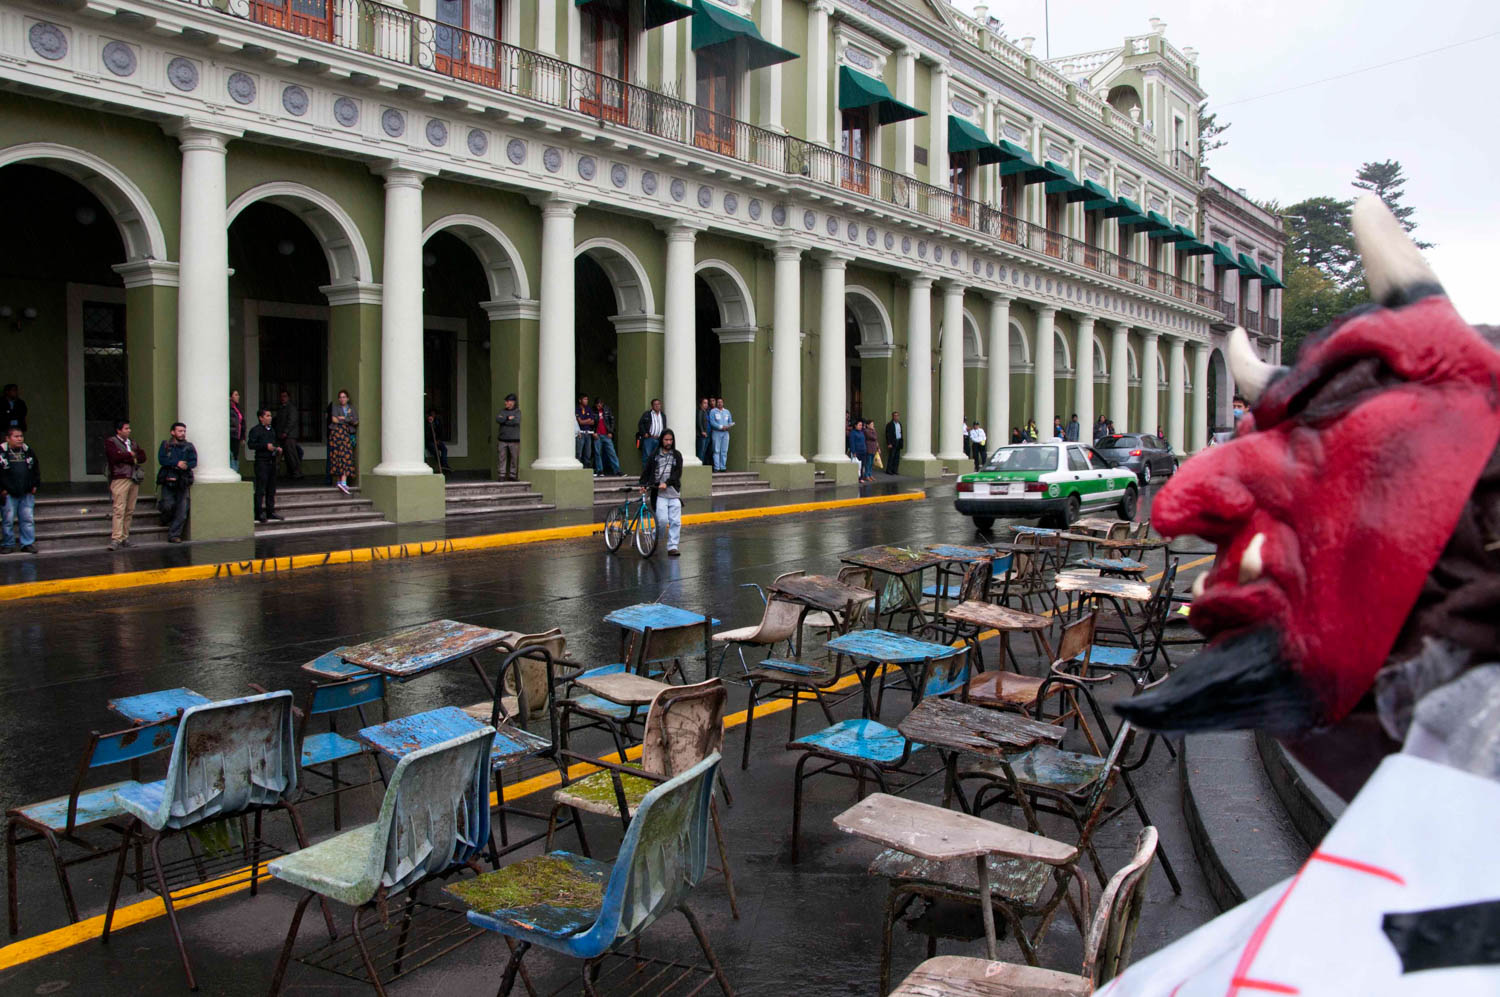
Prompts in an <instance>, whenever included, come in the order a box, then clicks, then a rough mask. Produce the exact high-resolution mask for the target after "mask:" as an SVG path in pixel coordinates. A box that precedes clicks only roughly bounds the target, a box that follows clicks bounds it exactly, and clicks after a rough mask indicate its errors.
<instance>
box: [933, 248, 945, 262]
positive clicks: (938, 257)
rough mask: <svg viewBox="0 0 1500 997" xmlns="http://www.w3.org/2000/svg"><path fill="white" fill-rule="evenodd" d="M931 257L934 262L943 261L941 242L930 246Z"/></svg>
mask: <svg viewBox="0 0 1500 997" xmlns="http://www.w3.org/2000/svg"><path fill="white" fill-rule="evenodd" d="M932 259H933V261H934V262H936V263H941V262H943V247H942V245H941V244H938V245H936V246H933V247H932Z"/></svg>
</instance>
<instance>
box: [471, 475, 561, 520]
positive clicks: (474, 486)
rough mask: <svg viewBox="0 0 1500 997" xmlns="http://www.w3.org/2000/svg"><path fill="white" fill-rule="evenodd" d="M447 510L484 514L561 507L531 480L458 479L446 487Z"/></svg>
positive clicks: (472, 514) (476, 514)
mask: <svg viewBox="0 0 1500 997" xmlns="http://www.w3.org/2000/svg"><path fill="white" fill-rule="evenodd" d="M445 494H446V499H447V501H446V504H445V507H444V511H445V513H446V515H447V517H448V518H449V519H452V518H453V517H454V516H483V515H488V514H489V513H495V512H524V511H527V510H535V511H539V512H540V511H544V510H548V509H555V508H557V507H556V506H555V505H552V504H550V503H549V502H547V500H546V499H545V498H543V497H542V495H541V494H540V493H538V492H536V491H533V490H532V488H531V482H529V481H454V480H452V479H450V480H449V481H448V484H447V486H446V488H445Z"/></svg>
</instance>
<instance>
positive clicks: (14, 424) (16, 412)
mask: <svg viewBox="0 0 1500 997" xmlns="http://www.w3.org/2000/svg"><path fill="white" fill-rule="evenodd" d="M27 428H28V427H27V425H26V403H25V402H23V401H21V389H20V387H19V386H17V385H14V384H7V385H6V386H5V391H4V396H3V398H0V433H4V432H6V431H8V430H12V429H19V430H20V431H21V432H23V433H24V432H26V430H27ZM4 443H5V441H4V440H3V439H0V446H3V445H4Z"/></svg>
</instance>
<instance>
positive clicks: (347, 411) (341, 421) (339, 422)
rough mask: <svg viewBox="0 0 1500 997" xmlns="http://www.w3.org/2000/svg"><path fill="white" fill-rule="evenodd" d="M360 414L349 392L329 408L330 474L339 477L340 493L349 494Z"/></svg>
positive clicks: (340, 393) (344, 393)
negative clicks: (356, 429) (355, 431)
mask: <svg viewBox="0 0 1500 997" xmlns="http://www.w3.org/2000/svg"><path fill="white" fill-rule="evenodd" d="M358 425H359V413H358V412H357V411H355V409H354V406H353V405H351V404H350V403H349V392H347V391H340V392H339V400H338V401H336V402H334V403H333V404H332V405H330V406H328V473H329V474H330V475H337V476H338V479H339V481H338V487H339V491H341V492H343V493H344V494H345V495H348V494H349V475H351V474H353V473H354V430H355V428H356V427H357V426H358Z"/></svg>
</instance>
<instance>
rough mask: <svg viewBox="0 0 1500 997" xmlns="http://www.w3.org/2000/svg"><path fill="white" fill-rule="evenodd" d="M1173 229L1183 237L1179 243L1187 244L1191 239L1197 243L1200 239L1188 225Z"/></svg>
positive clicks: (1177, 226)
mask: <svg viewBox="0 0 1500 997" xmlns="http://www.w3.org/2000/svg"><path fill="white" fill-rule="evenodd" d="M1172 228H1173V230H1174V231H1176V233H1177V234H1178V235H1180V236H1182V238H1181V239H1178V240H1177V241H1178V242H1187V241H1188V240H1189V239H1191V240H1193V241H1197V239H1198V236H1197V234H1196V233H1195V232H1194V231H1193V230H1192V229H1190V228H1188V227H1187V226H1186V225H1173V226H1172Z"/></svg>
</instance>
